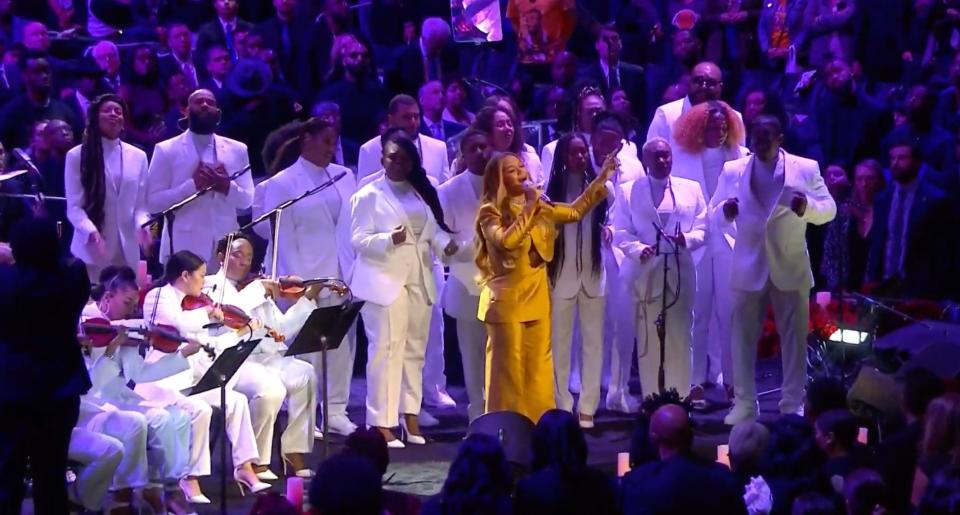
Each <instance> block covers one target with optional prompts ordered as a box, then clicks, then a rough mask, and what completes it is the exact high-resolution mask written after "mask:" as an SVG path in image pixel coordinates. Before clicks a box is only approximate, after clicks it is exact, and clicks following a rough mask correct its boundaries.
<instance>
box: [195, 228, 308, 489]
mask: <svg viewBox="0 0 960 515" xmlns="http://www.w3.org/2000/svg"><path fill="white" fill-rule="evenodd" d="M217 257H218V258H219V260H220V271H218V272H217V273H216V274H215V275H210V276H207V277H206V279H205V281H204V291H206V292H207V293H208V295H210V297H212V298H213V299H214V300H217V301H219V300H220V299H222V303H223V304H230V305H233V306H236V307H239V308H240V309H242V310H243V311H244V312H245V314H246V315H248V316H250V317H252V319H253V320H255V321H257V324H256V325H263V327H261V328H260V329H258V330H257V331H256V332H255V334H254V337H255V338H260V339H261V340H260V344H259V345H257V348H256V349H255V350H254V353H253V354H251V355H250V357H249V358H248V359H247V361H246V362H244V364H243V365H241V366H240V370H238V371H237V385H236V389H237V391H239V392H240V393H242V394H244V395H246V396H247V398H249V399H250V417H251V419H252V422H253V432H254V434H255V435H256V437H257V448H258V449H259V450H260V459H259V462H260V465H257V466H256V467H254V470H256V471H257V477H259V478H260V479H263V480H268V481H269V480H274V479H277V476H276V475H274V474H273V473H272V472H270V469H269V464H270V460H271V459H272V456H273V428H274V426H275V425H276V422H277V414H278V413H279V411H280V407H281V405H282V404H283V400H284V399H287V404H288V408H287V413H288V417H287V427H286V429H285V430H284V431H283V434H282V435H281V436H280V451H281V452H282V453H283V463H284V466H283V468H284V470H286V469H287V467H288V466H289V467H290V468H291V470H292V471H293V473H294V474H296V475H297V476H299V477H311V476H312V475H313V473H312V471H311V470H310V468H309V467H308V466H307V465H306V462H305V460H304V456H305V455H307V454H310V451H312V450H313V428H314V426H315V425H316V418H317V383H316V379H315V377H314V371H313V367H312V366H311V365H310V364H309V363H307V362H305V361H301V360H299V359H297V358H294V357H284V356H283V352H284V351H285V350H286V346H285V345H284V344H283V341H293V339H294V338H296V336H297V333H299V332H300V329H301V328H302V327H303V324H304V322H306V321H307V317H309V316H310V313H311V312H313V310H314V309H316V307H317V304H316V302H315V301H314V300H313V299H315V298H316V293H317V288H312V289H311V290H310V291H309V294H310V295H309V297H310V298H308V297H307V296H304V297H302V298H301V299H299V300H298V301H297V302H296V303H295V304H294V305H293V306H291V307H290V309H288V310H287V312H286V313H283V312H282V311H280V309H279V308H278V307H277V305H276V303H275V302H274V300H273V299H275V298H279V293H278V290H277V287H276V284H277V283H276V282H273V281H268V280H261V279H254V280H249V279H248V278H249V277H250V264H251V263H252V262H253V246H252V245H251V244H250V242H249V241H248V240H247V239H246V238H244V237H243V236H238V237H236V238H234V239H233V241H232V243H231V246H230V249H229V255H227V239H223V240H221V241H220V242H219V243H218V244H217ZM278 339H279V341H278Z"/></svg>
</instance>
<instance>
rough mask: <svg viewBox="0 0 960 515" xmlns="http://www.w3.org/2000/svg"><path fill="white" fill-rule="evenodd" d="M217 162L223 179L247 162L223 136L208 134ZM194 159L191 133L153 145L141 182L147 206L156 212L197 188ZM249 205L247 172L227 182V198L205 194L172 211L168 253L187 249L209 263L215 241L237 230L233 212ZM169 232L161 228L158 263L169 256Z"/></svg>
mask: <svg viewBox="0 0 960 515" xmlns="http://www.w3.org/2000/svg"><path fill="white" fill-rule="evenodd" d="M214 147H215V148H216V152H217V160H218V161H219V162H220V163H223V166H224V167H225V168H226V171H227V173H228V174H233V173H235V172H237V171H239V170H240V169H242V168H243V167H245V166H247V165H248V164H249V163H250V159H249V157H248V156H247V146H246V145H245V144H243V143H241V142H239V141H235V140H232V139H229V138H224V137H223V136H217V135H214ZM199 163H200V156H199V153H198V152H197V148H196V145H195V144H194V142H193V133H191V132H190V131H187V132H184V133H183V134H181V135H179V136H174V137H173V138H170V139H168V140H166V141H161V142H160V143H157V146H156V147H154V150H153V159H152V160H151V161H150V171H149V173H148V177H147V207H148V208H149V210H150V212H151V213H158V212H160V211H163V210H164V209H166V208H168V207H170V206H171V205H173V204H175V203H177V202H179V201H181V200H183V199H185V198H186V197H188V196H190V195H191V194H193V193H194V192H196V191H197V188H196V187H195V186H194V184H193V174H194V172H195V171H196V169H197V165H198V164H199ZM252 203H253V179H252V178H251V176H250V173H249V172H247V173H245V174H243V175H241V176H240V177H239V178H238V179H236V180H234V181H232V182H231V183H230V191H229V192H228V193H227V195H223V194H221V193H215V192H210V193H208V194H206V195H204V196H203V197H201V198H199V199H197V200H195V201H194V202H192V203H190V204H189V205H188V206H186V207H184V208H183V209H181V210H180V211H179V212H177V215H176V218H175V220H174V226H173V244H174V252H176V251H179V250H189V251H192V252H194V253H196V254H197V255H198V256H200V257H202V258H204V259H205V260H206V261H207V262H208V263H213V262H214V258H215V252H214V251H215V250H216V244H217V240H219V239H220V238H222V237H224V236H225V235H226V234H227V233H229V232H231V231H235V230H237V228H238V227H237V210H239V209H246V208H248V207H250V205H251V204H252ZM169 238H170V234H169V230H168V228H166V227H165V228H164V230H163V237H162V239H161V245H160V261H161V262H164V261H166V260H167V257H168V255H169V254H170V244H169Z"/></svg>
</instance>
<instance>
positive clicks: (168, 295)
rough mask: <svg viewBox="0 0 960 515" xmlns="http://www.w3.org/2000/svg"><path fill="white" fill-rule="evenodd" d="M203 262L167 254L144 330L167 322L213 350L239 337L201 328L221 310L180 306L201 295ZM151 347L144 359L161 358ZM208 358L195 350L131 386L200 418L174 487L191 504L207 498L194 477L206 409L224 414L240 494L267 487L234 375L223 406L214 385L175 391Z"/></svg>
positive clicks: (206, 462)
mask: <svg viewBox="0 0 960 515" xmlns="http://www.w3.org/2000/svg"><path fill="white" fill-rule="evenodd" d="M206 273H207V265H206V263H204V262H203V259H201V258H200V257H199V256H197V255H196V254H194V253H192V252H190V251H188V250H182V251H180V252H177V253H175V254H174V255H172V256H170V259H169V260H168V261H167V264H166V270H165V271H164V278H163V285H162V286H160V287H157V288H154V289H152V290H150V291H149V292H147V295H146V297H145V298H144V303H143V313H144V320H145V321H146V323H147V327H148V328H150V329H158V328H162V327H163V326H168V327H169V328H171V329H175V330H176V331H177V332H179V334H180V335H182V336H184V337H186V338H194V339H196V340H198V341H200V342H201V343H204V344H207V345H211V346H213V347H214V349H215V350H216V351H221V350H223V349H225V348H227V347H230V346H233V345H236V344H237V343H238V342H239V341H240V336H241V335H240V334H239V332H237V331H233V330H228V331H223V332H222V333H221V334H218V335H214V334H211V331H210V330H208V329H207V326H208V325H209V324H210V323H211V322H220V321H222V320H223V312H222V311H221V310H220V309H219V308H217V307H215V306H212V305H208V306H205V307H202V308H199V309H194V310H187V309H184V307H183V303H184V299H185V298H188V297H199V296H200V295H201V294H202V289H203V278H204V276H205V275H206ZM164 356H165V355H164V354H163V353H162V352H160V351H158V350H157V349H152V350H150V352H148V353H147V356H146V362H147V363H153V362H155V361H158V360H161V359H163V358H164ZM212 363H213V359H212V357H211V356H209V355H208V354H207V353H198V354H194V355H192V356H191V357H190V365H191V368H190V370H186V371H183V372H180V373H178V374H174V375H172V376H170V377H167V378H164V379H160V380H158V381H154V382H142V383H139V384H137V386H136V388H135V391H136V393H138V394H140V395H141V396H143V397H144V398H146V399H147V400H148V401H150V402H151V403H153V404H154V405H158V404H159V405H175V406H177V407H178V408H181V409H183V410H185V411H187V412H188V413H189V414H190V415H191V418H198V417H202V418H204V419H205V420H206V424H201V425H200V427H201V430H199V431H196V430H195V431H193V432H192V433H191V434H192V438H193V441H192V443H191V445H190V467H189V468H190V473H189V476H188V478H187V480H186V481H181V482H180V486H181V488H182V489H183V490H184V494H185V495H186V496H187V499H188V500H189V501H190V502H191V503H195V504H208V503H209V502H210V500H209V499H207V497H206V496H204V495H203V493H202V492H201V491H200V484H199V482H198V481H197V477H199V476H208V475H210V444H209V438H210V433H209V421H210V416H211V407H214V406H215V407H218V408H220V409H223V410H224V412H225V416H226V434H227V438H228V439H229V440H230V443H231V444H232V445H231V449H232V453H233V466H234V473H233V477H234V479H235V480H236V481H237V484H238V486H240V490H241V492H242V491H244V489H245V488H246V489H249V490H250V491H252V492H253V493H257V492H260V491H263V490H267V489H269V488H270V485H268V484H266V483H263V482H261V481H260V480H259V479H258V478H257V475H256V472H254V470H253V466H254V465H256V464H257V463H258V460H259V454H258V452H257V442H256V439H255V438H254V434H253V426H252V425H251V421H250V408H249V406H248V404H247V397H246V396H245V395H243V394H242V393H240V392H239V391H237V388H236V384H237V376H236V375H235V376H234V377H233V378H232V379H231V380H230V381H229V382H228V383H227V388H226V406H221V403H220V391H219V389H213V390H209V391H206V392H203V393H199V394H196V395H191V396H189V397H186V396H184V395H183V394H182V393H181V392H182V391H183V390H185V389H187V388H190V387H192V386H194V385H195V384H196V383H197V381H199V380H200V378H201V377H203V374H204V373H205V372H206V371H207V369H209V368H210V365H211V364H212Z"/></svg>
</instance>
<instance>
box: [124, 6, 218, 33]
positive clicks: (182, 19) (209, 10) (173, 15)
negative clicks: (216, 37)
mask: <svg viewBox="0 0 960 515" xmlns="http://www.w3.org/2000/svg"><path fill="white" fill-rule="evenodd" d="M128 3H130V2H128ZM133 3H138V2H133ZM210 3H211V2H210V0H166V1H165V2H162V3H161V4H162V5H161V6H160V7H159V8H158V9H157V21H159V22H160V23H162V24H170V23H174V22H177V23H183V24H186V25H187V26H188V27H190V30H191V31H197V30H199V29H200V26H201V25H203V24H204V23H206V22H207V21H209V20H210V19H212V18H213V15H214V8H213V7H212V6H211V5H210Z"/></svg>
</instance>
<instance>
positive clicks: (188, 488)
mask: <svg viewBox="0 0 960 515" xmlns="http://www.w3.org/2000/svg"><path fill="white" fill-rule="evenodd" d="M177 485H178V486H179V487H180V491H181V492H183V497H184V498H185V499H186V500H187V502H188V503H190V504H210V499H209V498H207V496H206V495H203V492H201V491H200V483H199V482H198V483H197V488H196V491H194V489H193V486H192V485H191V484H190V480H188V479H181V480H180V481H179V482H178V483H177Z"/></svg>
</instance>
